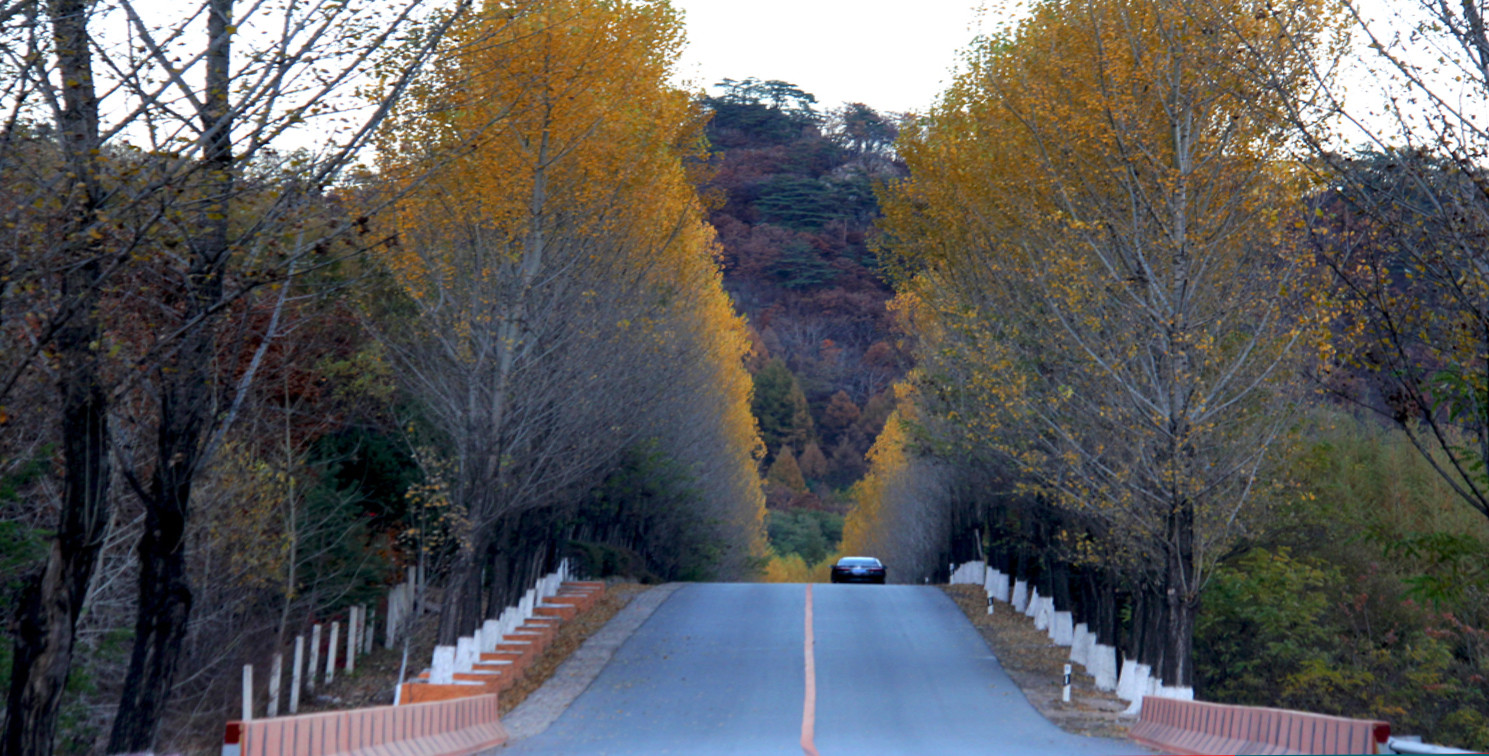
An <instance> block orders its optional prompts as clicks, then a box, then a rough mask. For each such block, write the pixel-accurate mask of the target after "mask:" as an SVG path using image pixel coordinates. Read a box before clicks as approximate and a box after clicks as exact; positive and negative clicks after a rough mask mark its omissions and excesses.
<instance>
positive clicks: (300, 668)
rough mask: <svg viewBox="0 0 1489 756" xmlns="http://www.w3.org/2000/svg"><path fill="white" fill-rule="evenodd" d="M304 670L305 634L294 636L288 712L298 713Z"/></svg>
mask: <svg viewBox="0 0 1489 756" xmlns="http://www.w3.org/2000/svg"><path fill="white" fill-rule="evenodd" d="M304 670H305V636H303V635H296V636H295V666H294V668H292V669H291V670H290V713H291V714H298V713H300V685H301V683H302V682H303V681H302V680H301V674H302V673H303V672H304Z"/></svg>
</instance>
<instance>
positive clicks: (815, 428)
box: [703, 79, 908, 579]
mask: <svg viewBox="0 0 1489 756" xmlns="http://www.w3.org/2000/svg"><path fill="white" fill-rule="evenodd" d="M703 103H704V105H705V106H706V107H707V108H708V109H709V110H710V111H711V113H712V117H711V119H710V121H709V124H708V131H707V133H708V138H709V143H710V145H711V148H712V150H713V156H712V161H711V166H710V167H711V173H710V175H709V179H708V181H707V183H706V184H704V186H703V193H704V195H705V196H706V197H708V198H709V199H710V200H711V202H712V203H713V210H712V212H711V213H710V216H709V219H710V221H711V222H712V224H713V226H714V227H715V228H716V229H718V233H719V242H720V244H721V245H722V247H723V257H722V262H723V269H724V287H725V289H726V290H728V291H729V293H730V294H731V295H732V297H733V299H734V303H735V307H736V308H737V309H738V310H739V311H740V312H741V313H742V314H743V315H744V316H745V317H746V318H747V319H748V321H749V324H750V333H751V344H752V352H751V354H750V358H749V361H748V365H749V368H750V371H751V373H752V374H753V375H754V396H753V399H752V405H751V406H752V409H753V410H754V413H755V417H756V419H757V420H758V422H759V424H760V433H761V439H762V440H763V441H764V442H765V451H766V454H765V458H764V459H763V461H762V471H763V472H764V473H765V475H766V502H767V506H768V507H769V508H770V515H769V525H770V537H771V542H772V544H773V545H774V547H775V550H776V552H777V553H778V554H780V555H781V556H786V557H791V556H795V557H799V559H800V561H794V562H792V564H793V565H794V566H793V567H792V568H791V569H792V570H793V571H794V572H793V573H792V574H795V575H796V576H797V577H798V579H800V577H801V576H802V575H803V574H804V573H803V572H802V570H803V569H804V567H805V566H806V565H812V564H816V563H818V562H820V561H822V560H823V559H824V558H825V557H826V556H827V555H828V554H830V553H832V552H833V551H834V550H835V548H836V546H837V541H838V539H839V538H840V537H841V532H842V515H843V514H844V512H845V511H846V510H847V498H846V496H845V492H846V490H847V489H848V487H849V486H851V485H852V484H853V483H854V482H856V481H857V480H858V479H859V478H860V477H862V475H863V473H864V471H865V469H866V466H865V461H864V455H865V454H866V453H867V451H868V449H869V447H870V446H871V445H872V444H873V442H874V439H875V438H876V437H877V436H878V435H879V432H880V430H881V429H882V428H883V426H884V421H885V419H886V418H887V417H888V416H889V413H890V410H891V409H892V407H893V404H894V399H893V392H892V390H891V388H892V385H893V384H894V382H895V381H896V380H898V379H899V378H900V377H902V376H903V375H904V372H905V370H906V368H907V365H908V361H907V355H906V354H905V352H904V351H903V347H902V342H903V337H904V334H903V333H896V332H895V329H894V327H893V320H892V317H893V316H892V314H891V313H890V312H889V309H888V307H887V306H886V305H887V303H888V301H889V299H890V297H891V294H892V292H891V290H890V288H889V284H888V280H887V279H886V278H885V277H884V274H883V271H882V270H881V266H880V264H879V261H878V258H877V256H876V254H875V253H874V252H873V251H872V242H873V236H874V234H875V227H874V220H875V218H876V217H877V216H878V201H877V198H876V196H875V194H874V187H875V185H876V184H879V183H882V182H884V181H886V180H892V179H895V178H898V177H902V176H903V175H904V173H905V171H904V166H903V164H902V163H900V162H899V160H898V159H897V157H896V156H895V153H894V149H893V144H894V140H895V138H896V136H897V135H898V126H897V124H896V117H895V116H892V115H888V114H881V113H878V112H876V111H874V110H873V109H872V108H870V107H868V106H866V105H863V104H861V103H852V104H845V105H842V106H840V107H837V108H831V109H827V110H825V111H823V110H819V109H818V106H817V103H816V98H815V97H814V96H813V95H811V94H810V93H808V92H804V91H802V90H801V89H800V88H798V87H796V86H794V85H792V84H790V83H788V82H783V81H759V80H756V79H744V80H740V81H735V80H725V81H724V82H722V83H721V84H719V85H718V86H717V87H716V88H715V94H714V95H712V96H710V97H707V98H705V99H704V101H703ZM782 566H783V565H782V564H777V565H776V567H777V569H778V570H779V569H780V568H781V567H782ZM785 574H786V573H781V575H785Z"/></svg>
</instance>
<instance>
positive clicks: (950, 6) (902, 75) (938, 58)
mask: <svg viewBox="0 0 1489 756" xmlns="http://www.w3.org/2000/svg"><path fill="white" fill-rule="evenodd" d="M981 3H982V0H672V6H673V7H674V8H677V9H680V10H682V11H683V12H684V13H685V14H686V20H687V25H688V49H687V52H686V53H684V55H683V58H682V61H681V64H680V66H679V73H680V74H681V75H682V76H683V77H684V78H685V79H687V80H688V81H690V82H691V83H693V84H696V85H699V86H704V87H708V86H711V85H712V84H714V83H715V82H717V81H719V80H720V79H722V78H724V77H728V78H731V79H743V78H746V77H750V76H754V77H756V78H758V79H762V80H764V79H782V80H784V81H789V82H791V83H793V84H796V85H797V86H799V87H801V88H802V89H804V90H806V91H808V92H811V93H812V94H814V95H816V96H817V101H818V103H819V105H820V106H821V108H820V109H824V110H825V109H827V108H831V107H836V106H837V105H839V104H841V103H844V102H862V103H864V104H866V105H868V106H870V107H872V108H874V109H875V110H879V111H893V112H900V111H907V110H916V111H924V110H925V109H926V108H928V107H929V106H930V104H931V102H932V101H933V100H934V99H935V97H936V95H937V93H939V92H940V91H941V90H942V89H943V88H944V87H945V85H946V84H947V83H949V82H950V80H951V71H952V70H953V68H954V67H955V65H956V61H957V52H958V51H959V50H962V49H963V48H965V47H966V46H967V44H968V43H969V42H971V41H972V38H973V37H974V36H975V35H976V34H977V29H978V28H980V27H979V26H978V24H979V18H980V14H979V13H978V12H977V7H978V6H980V5H981Z"/></svg>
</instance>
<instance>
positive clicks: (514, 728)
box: [502, 583, 683, 743]
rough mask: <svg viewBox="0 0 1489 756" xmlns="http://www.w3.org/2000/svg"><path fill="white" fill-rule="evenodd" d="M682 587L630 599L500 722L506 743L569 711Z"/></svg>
mask: <svg viewBox="0 0 1489 756" xmlns="http://www.w3.org/2000/svg"><path fill="white" fill-rule="evenodd" d="M682 586H683V584H682V583H666V584H664V585H659V586H656V587H654V588H651V589H649V590H647V591H645V592H643V593H640V594H638V595H637V596H636V597H635V598H632V599H631V602H630V603H629V604H626V607H625V608H624V609H622V610H620V612H619V613H617V614H616V615H615V616H614V617H612V618H611V619H610V621H609V622H607V623H605V626H604V627H603V628H600V631H599V632H597V633H595V634H594V635H591V636H590V637H589V639H588V640H586V641H585V642H584V644H583V645H581V646H580V647H579V648H578V649H576V650H575V651H574V653H573V654H571V655H570V656H569V658H568V659H566V660H564V663H563V664H560V665H559V666H558V669H557V670H555V671H554V673H553V676H552V677H550V678H548V681H547V682H545V683H543V685H542V687H540V688H538V689H537V690H536V691H533V693H532V694H531V695H529V696H528V697H527V698H526V699H525V700H523V702H522V703H521V704H519V705H518V706H517V708H515V709H513V710H512V711H511V712H510V713H509V714H507V716H505V717H503V718H502V724H503V725H504V726H505V727H506V728H507V734H508V735H509V736H510V738H511V739H510V740H509V741H508V742H509V743H511V742H515V741H518V740H521V739H523V738H530V737H532V736H534V735H537V734H540V733H542V732H543V731H544V730H547V729H548V726H549V725H551V724H553V722H554V720H556V719H558V718H559V716H560V715H562V714H563V713H564V710H566V709H568V708H569V704H571V703H573V702H574V699H576V698H578V697H579V695H580V694H581V693H583V692H584V691H585V690H586V689H587V688H589V685H590V683H592V682H594V680H595V678H596V677H599V675H600V670H603V669H604V668H605V665H606V664H609V663H610V658H611V657H612V656H614V655H615V652H616V650H617V649H619V648H620V647H621V645H622V644H624V643H625V642H626V640H627V639H629V638H630V637H631V634H632V633H635V632H636V629H637V628H639V627H641V625H642V624H644V623H645V622H646V620H648V619H650V618H651V615H652V613H653V612H655V611H656V610H657V607H659V606H661V605H662V602H664V601H666V600H667V599H668V597H670V596H671V595H672V594H673V592H675V591H676V590H677V589H678V588H681V587H682Z"/></svg>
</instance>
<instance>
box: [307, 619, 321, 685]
mask: <svg viewBox="0 0 1489 756" xmlns="http://www.w3.org/2000/svg"><path fill="white" fill-rule="evenodd" d="M320 661H321V626H320V625H315V626H313V627H311V628H310V664H309V665H308V666H307V667H305V671H306V672H307V673H308V674H306V675H305V690H307V691H309V692H311V693H314V692H315V673H316V672H319V671H320Z"/></svg>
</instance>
